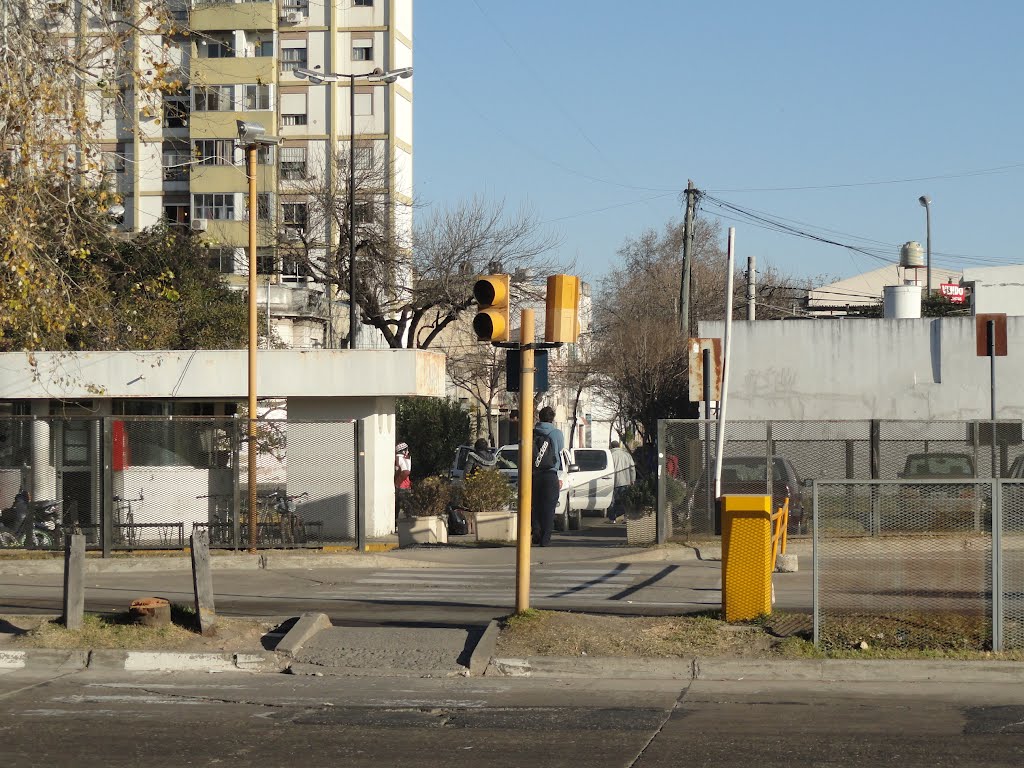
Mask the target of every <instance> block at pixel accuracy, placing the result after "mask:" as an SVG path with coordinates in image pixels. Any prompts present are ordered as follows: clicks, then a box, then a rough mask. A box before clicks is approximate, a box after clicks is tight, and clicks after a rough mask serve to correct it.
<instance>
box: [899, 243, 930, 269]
mask: <svg viewBox="0 0 1024 768" xmlns="http://www.w3.org/2000/svg"><path fill="white" fill-rule="evenodd" d="M900 266H901V267H923V266H924V248H922V247H921V244H920V243H919V242H917V241H916V240H911V241H910V242H909V243H904V244H903V245H902V246H901V247H900Z"/></svg>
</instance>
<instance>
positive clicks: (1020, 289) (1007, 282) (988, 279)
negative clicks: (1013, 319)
mask: <svg viewBox="0 0 1024 768" xmlns="http://www.w3.org/2000/svg"><path fill="white" fill-rule="evenodd" d="M964 282H965V283H973V284H974V290H973V293H972V295H971V311H972V312H973V313H974V314H976V315H977V314H982V313H986V312H1004V313H1006V314H1007V315H1021V314H1024V265H1015V266H1010V267H978V268H975V269H965V270H964Z"/></svg>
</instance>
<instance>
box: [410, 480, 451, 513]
mask: <svg viewBox="0 0 1024 768" xmlns="http://www.w3.org/2000/svg"><path fill="white" fill-rule="evenodd" d="M451 498H452V488H451V484H450V483H449V482H448V480H447V479H446V478H443V477H426V478H424V479H423V480H421V481H420V482H418V483H413V486H412V494H411V495H410V498H409V512H410V514H412V516H413V517H444V516H445V515H447V514H448V502H449V501H451Z"/></svg>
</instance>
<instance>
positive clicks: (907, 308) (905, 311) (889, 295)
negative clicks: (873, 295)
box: [882, 285, 921, 320]
mask: <svg viewBox="0 0 1024 768" xmlns="http://www.w3.org/2000/svg"><path fill="white" fill-rule="evenodd" d="M920 316H921V286H919V285H887V286H885V287H884V288H883V289H882V317H885V318H891V319H897V320H898V319H902V318H908V317H920Z"/></svg>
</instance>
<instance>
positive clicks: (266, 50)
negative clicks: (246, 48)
mask: <svg viewBox="0 0 1024 768" xmlns="http://www.w3.org/2000/svg"><path fill="white" fill-rule="evenodd" d="M273 55H274V41H273V40H257V41H256V45H255V46H254V48H253V56H257V57H261V58H265V57H268V56H273Z"/></svg>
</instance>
